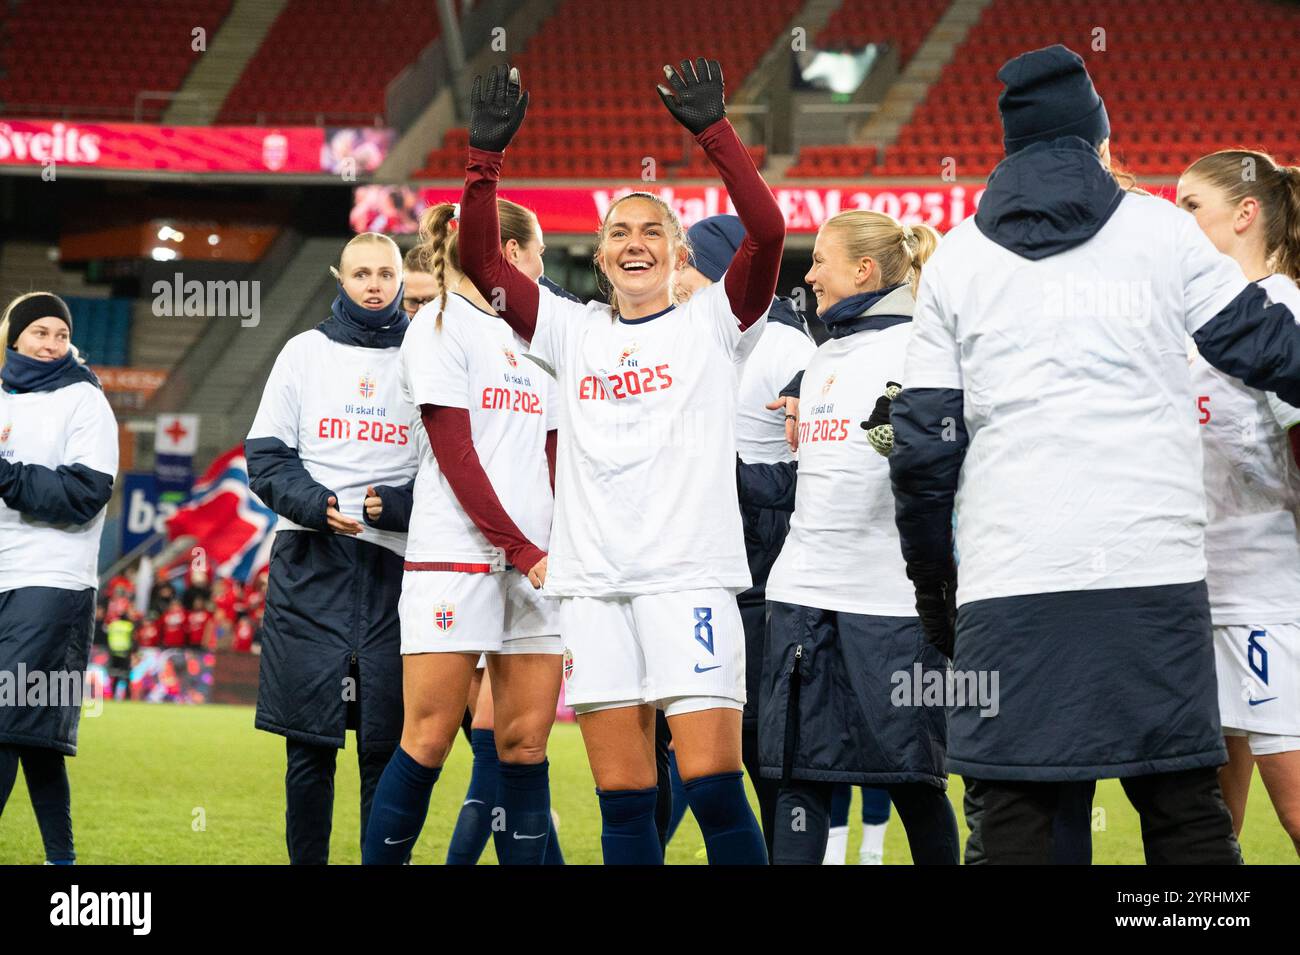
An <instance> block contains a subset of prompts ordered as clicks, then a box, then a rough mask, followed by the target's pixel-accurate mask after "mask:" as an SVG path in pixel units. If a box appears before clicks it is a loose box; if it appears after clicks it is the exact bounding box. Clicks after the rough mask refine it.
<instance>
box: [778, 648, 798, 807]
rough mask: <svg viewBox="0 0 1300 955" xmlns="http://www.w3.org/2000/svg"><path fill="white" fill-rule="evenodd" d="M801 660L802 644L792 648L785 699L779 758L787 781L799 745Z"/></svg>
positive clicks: (783, 775)
mask: <svg viewBox="0 0 1300 955" xmlns="http://www.w3.org/2000/svg"><path fill="white" fill-rule="evenodd" d="M802 662H803V644H802V643H801V644H799V645H798V646H796V647H795V648H794V662H793V663H792V664H791V665H790V692H789V694H788V695H787V696H786V701H785V752H784V753H783V754H782V756H783V758H782V760H781V781H782V782H786V783H788V782H789V781H790V773H791V771H792V770H793V769H794V753H795V750H796V749H797V748H798V746H799V686H800V684H801V682H802V679H801V674H800V673H799V667H800V665H801V664H802Z"/></svg>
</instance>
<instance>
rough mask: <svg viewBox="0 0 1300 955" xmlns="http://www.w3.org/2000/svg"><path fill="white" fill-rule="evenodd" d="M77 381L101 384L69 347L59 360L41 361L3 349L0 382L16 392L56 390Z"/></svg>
mask: <svg viewBox="0 0 1300 955" xmlns="http://www.w3.org/2000/svg"><path fill="white" fill-rule="evenodd" d="M79 381H88V382H90V383H91V384H92V385H94V386H95V387H96V388H101V387H102V386H101V385H100V383H99V379H98V378H97V377H96V376H95V373H94V372H93V371H91V370H90V368H88V367H87V366H86V365H83V364H81V362H79V361H77V359H75V358H73V357H72V352H71V351H69V352H68V353H67V354H66V355H64V356H63V357H62V358H60V359H59V360H58V361H41V360H39V359H37V358H28V357H27V356H26V355H20V354H18V352H16V351H15V350H14V349H12V348H10V349H7V350H6V352H5V366H4V368H3V369H2V370H0V383H3V386H4V389H5V390H6V391H9V392H13V393H15V394H24V393H26V392H29V391H57V390H58V389H60V388H66V387H67V386H68V385H75V384H76V383H77V382H79Z"/></svg>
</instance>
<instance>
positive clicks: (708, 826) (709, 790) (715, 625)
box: [460, 59, 785, 864]
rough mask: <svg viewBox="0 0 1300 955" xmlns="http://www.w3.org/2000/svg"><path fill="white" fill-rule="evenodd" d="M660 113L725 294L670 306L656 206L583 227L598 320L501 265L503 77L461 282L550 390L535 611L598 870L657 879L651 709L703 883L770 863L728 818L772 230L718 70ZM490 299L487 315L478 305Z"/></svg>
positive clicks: (775, 218)
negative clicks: (741, 459) (740, 440)
mask: <svg viewBox="0 0 1300 955" xmlns="http://www.w3.org/2000/svg"><path fill="white" fill-rule="evenodd" d="M665 73H666V75H667V82H668V83H669V85H671V87H672V90H671V91H670V90H668V89H666V88H665V87H662V86H661V87H659V95H660V96H661V97H662V99H663V100H664V103H665V105H666V106H667V107H668V109H669V111H670V112H671V113H672V114H673V115H674V116H675V117H676V118H677V120H678V121H679V122H680V123H681V124H682V125H683V126H685V127H686V128H687V129H688V130H690V131H691V133H693V134H694V135H695V137H696V141H697V142H699V143H700V145H701V146H702V147H703V148H704V150H705V152H706V153H707V154H708V156H709V158H710V160H711V161H712V162H713V164H714V166H715V167H716V168H717V169H718V172H719V174H720V175H721V176H722V179H723V182H724V184H725V185H726V187H727V191H728V193H729V194H730V196H731V198H732V201H733V202H734V203H735V206H736V211H737V213H738V214H739V216H740V219H741V221H742V222H743V223H744V225H745V230H746V232H747V235H746V238H745V240H744V242H742V243H741V246H740V248H739V250H738V251H737V252H736V255H735V257H734V258H733V259H732V260H731V265H730V267H729V268H728V269H727V272H726V275H725V276H724V278H723V280H722V281H721V282H719V283H718V284H716V285H713V286H711V287H710V288H708V289H705V290H704V291H702V292H700V293H698V294H696V295H694V296H692V297H691V299H690V301H689V302H687V303H686V304H685V305H681V306H677V307H674V305H673V301H674V296H673V284H674V279H675V276H676V275H677V274H678V273H679V272H680V270H681V269H683V268H684V266H685V264H686V262H687V256H688V245H687V242H686V237H685V232H684V230H683V229H682V224H681V222H680V221H679V220H678V218H677V216H676V215H675V214H674V213H673V211H672V209H670V208H669V207H668V206H667V205H666V204H665V203H664V202H663V201H662V200H660V199H659V198H658V197H657V196H653V195H650V194H647V193H633V194H631V195H628V196H625V197H623V198H621V199H619V200H618V201H617V202H615V203H613V204H612V205H611V206H610V208H609V210H608V211H607V213H606V215H605V219H604V221H603V222H602V223H601V227H600V233H599V243H598V248H597V251H596V266H597V268H598V270H599V272H600V273H601V274H602V275H603V276H604V278H605V280H607V281H608V283H609V286H610V304H608V305H603V304H599V303H592V304H590V305H586V306H583V305H579V304H577V303H574V302H570V301H567V300H565V299H562V298H560V297H558V296H556V295H553V294H551V293H550V292H549V291H546V290H544V289H541V288H539V286H538V285H537V284H536V283H535V282H533V281H531V280H529V278H528V277H527V276H525V275H523V274H521V273H520V272H519V271H518V270H517V269H516V268H514V267H513V266H512V265H511V264H510V263H509V261H507V260H506V258H505V257H504V256H503V255H502V252H501V245H500V241H499V239H498V235H499V227H498V224H497V210H496V183H497V179H498V178H499V175H500V169H501V165H502V161H503V155H502V152H503V150H504V149H505V148H506V146H507V145H508V144H509V142H510V140H511V138H512V137H513V135H514V133H515V131H516V130H518V128H519V126H520V124H521V123H522V122H523V119H524V111H525V109H526V108H527V103H528V96H527V94H526V93H525V94H521V91H520V87H519V80H518V72H517V71H511V73H510V75H509V79H508V80H507V76H506V74H505V73H504V72H501V71H494V72H493V74H492V76H491V78H490V79H489V80H488V82H487V84H486V90H484V89H483V83H482V81H481V79H480V80H477V81H476V82H475V86H474V99H473V106H472V111H471V119H470V155H469V169H468V173H467V175H466V180H465V193H464V197H463V200H462V203H461V216H462V224H461V238H460V243H461V262H462V265H463V266H464V269H465V272H466V274H467V275H468V276H469V277H470V278H471V279H472V281H473V282H474V284H475V285H476V286H477V287H478V288H480V289H484V290H500V297H499V298H498V301H499V302H500V305H501V307H500V309H499V311H500V313H501V315H502V316H503V317H504V318H505V319H506V321H507V322H509V324H510V326H511V327H512V328H513V329H514V330H515V331H516V332H517V333H518V334H519V335H520V337H521V338H523V339H524V340H525V341H528V342H530V353H531V355H532V356H533V357H534V358H535V359H537V360H539V361H540V362H542V363H543V364H544V365H546V366H547V367H549V368H551V369H553V370H554V373H555V376H556V380H557V381H558V383H559V387H558V389H557V390H558V400H559V410H560V429H559V454H558V462H557V473H556V488H555V490H556V512H555V523H554V536H553V538H552V540H551V549H550V552H549V566H548V569H547V578H546V588H545V592H546V593H547V594H548V595H550V596H553V597H558V598H560V602H559V610H560V634H561V637H562V638H563V640H564V645H565V653H564V678H565V681H566V694H565V695H566V699H567V700H568V702H569V703H570V704H572V705H573V706H574V708H575V709H576V710H577V712H578V720H579V723H580V725H581V727H582V733H583V739H584V741H585V743H586V746H587V755H588V758H589V759H590V761H591V768H592V773H593V774H594V776H595V778H596V786H597V791H598V793H599V796H600V808H601V817H602V821H603V829H602V836H601V841H602V847H603V850H604V856H605V861H606V863H658V862H662V861H663V854H662V851H661V849H660V847H659V839H658V836H657V833H656V830H655V822H654V810H655V800H656V794H657V789H656V785H655V779H656V776H655V761H654V752H653V741H654V739H653V736H654V734H653V729H654V711H655V708H659V709H662V710H663V711H664V712H665V715H666V716H667V717H668V722H669V724H670V725H671V727H672V733H673V739H674V741H675V744H676V748H677V761H678V766H679V768H680V770H681V775H682V778H683V779H684V780H685V781H686V792H687V798H688V800H689V802H690V806H691V810H692V812H693V813H694V815H695V818H696V819H697V820H698V822H699V824H700V829H701V830H702V831H703V833H704V839H705V843H706V846H707V848H708V853H709V861H710V862H711V863H715V864H716V863H758V864H761V863H763V862H764V861H766V852H765V850H764V847H763V839H762V836H761V834H760V832H759V829H758V825H757V822H756V821H755V819H754V815H753V812H752V811H751V810H750V808H749V804H748V802H747V801H746V799H745V790H744V783H743V779H742V775H741V760H740V718H741V708H742V707H743V705H744V701H745V644H744V633H743V630H742V627H741V621H740V614H739V611H738V610H737V607H736V599H735V595H736V593H737V592H739V591H741V590H744V589H745V588H747V587H748V586H749V585H750V575H749V569H748V566H747V564H746V559H745V545H744V540H743V536H742V532H741V522H740V510H739V505H738V503H737V497H736V479H735V447H736V440H735V418H736V381H737V374H736V371H737V364H738V363H739V362H741V361H743V360H744V358H745V356H746V355H748V354H749V352H750V351H751V350H752V349H753V347H754V344H755V342H756V341H757V340H758V336H759V335H760V334H761V332H762V329H763V325H764V319H765V317H766V314H767V310H768V307H769V306H770V305H771V302H772V295H773V292H774V291H775V288H776V277H777V270H778V268H779V266H780V261H781V251H782V248H783V246H784V240H785V222H784V220H783V219H782V216H781V210H780V209H779V208H778V206H777V204H776V200H775V198H774V197H773V196H772V192H771V190H770V189H768V188H767V184H766V183H764V182H763V179H762V177H761V176H760V175H759V174H758V171H757V170H756V169H755V168H754V164H753V162H752V161H751V160H750V158H749V156H748V154H747V153H746V152H745V149H744V146H743V145H742V144H741V142H740V139H739V138H738V137H737V136H736V133H735V130H733V129H732V127H731V124H730V123H729V122H727V119H726V107H725V106H724V103H723V85H722V70H721V67H720V66H719V65H718V63H717V62H716V61H708V62H706V61H705V60H702V59H701V60H697V61H696V62H695V64H694V65H692V64H691V63H690V62H684V63H682V64H681V68H680V72H678V71H674V70H673V69H672V68H670V67H665ZM491 297H492V296H491V295H489V298H491Z"/></svg>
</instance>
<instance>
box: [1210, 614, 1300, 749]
mask: <svg viewBox="0 0 1300 955" xmlns="http://www.w3.org/2000/svg"><path fill="white" fill-rule="evenodd" d="M1214 665H1215V669H1216V670H1217V671H1218V678H1219V721H1220V722H1221V723H1222V724H1223V726H1224V727H1225V732H1226V731H1227V729H1232V730H1238V731H1241V732H1238V733H1233V734H1230V735H1234V736H1235V735H1242V734H1243V733H1245V734H1249V735H1251V736H1254V735H1256V734H1263V735H1268V736H1281V737H1290V736H1300V624H1294V623H1284V624H1269V625H1268V626H1264V625H1257V626H1246V625H1233V626H1227V627H1215V628H1214ZM1261 745H1265V744H1263V743H1261ZM1251 751H1252V752H1258V751H1256V749H1255V744H1254V742H1252V744H1251ZM1274 751H1275V752H1284V751H1285V750H1274ZM1259 755H1266V754H1265V753H1259Z"/></svg>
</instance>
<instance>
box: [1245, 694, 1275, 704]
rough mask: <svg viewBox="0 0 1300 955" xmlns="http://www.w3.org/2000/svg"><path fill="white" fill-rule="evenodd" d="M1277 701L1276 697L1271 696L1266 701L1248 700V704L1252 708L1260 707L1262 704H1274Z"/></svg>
mask: <svg viewBox="0 0 1300 955" xmlns="http://www.w3.org/2000/svg"><path fill="white" fill-rule="evenodd" d="M1276 699H1277V697H1276V696H1270V697H1269V698H1268V699H1266V700H1247V701H1246V702H1247V703H1249V704H1250V705H1251V706H1259V704H1261V703H1272V702H1273V701H1274V700H1276Z"/></svg>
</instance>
